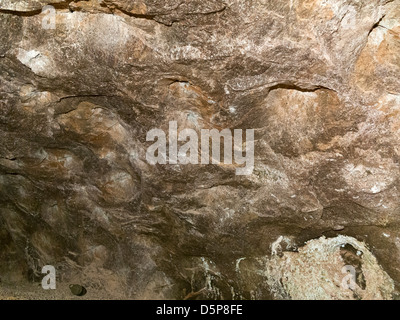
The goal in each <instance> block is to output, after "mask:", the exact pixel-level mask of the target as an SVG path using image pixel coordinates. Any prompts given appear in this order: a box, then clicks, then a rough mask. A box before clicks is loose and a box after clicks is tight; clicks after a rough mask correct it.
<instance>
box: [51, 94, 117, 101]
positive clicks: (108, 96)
mask: <svg viewBox="0 0 400 320" xmlns="http://www.w3.org/2000/svg"><path fill="white" fill-rule="evenodd" d="M98 97H103V98H116V97H117V98H120V96H118V95H107V94H77V95H71V96H65V97H61V98H59V99H58V101H57V102H61V101H62V100H65V99H73V98H98Z"/></svg>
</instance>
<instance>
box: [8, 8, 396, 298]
mask: <svg viewBox="0 0 400 320" xmlns="http://www.w3.org/2000/svg"><path fill="white" fill-rule="evenodd" d="M48 5H51V7H48ZM42 8H44V9H43V10H42ZM0 30H2V32H1V33H0V139H1V142H2V143H1V144H0V244H1V246H0V261H1V262H2V263H1V264H0V278H1V281H2V283H3V284H4V283H11V284H13V283H25V282H32V281H40V279H41V277H42V276H43V275H41V272H40V271H41V267H42V266H44V265H49V264H50V265H54V266H56V269H57V277H58V278H57V279H58V280H59V281H61V282H65V283H73V282H79V283H80V284H82V285H85V287H86V288H87V290H88V292H90V290H99V291H103V292H105V293H106V294H107V295H108V296H109V297H117V298H119V297H123V298H133V299H147V298H152V299H158V298H159V299H184V298H187V299H188V298H190V299H195V298H203V299H204V298H208V299H271V298H275V299H282V298H285V299H286V298H289V299H290V298H293V299H298V298H300V297H301V296H303V297H306V298H312V297H314V298H332V299H338V298H378V299H381V298H382V299H383V298H385V299H391V298H395V297H396V295H397V293H396V292H397V290H398V288H399V284H400V267H399V266H400V252H399V249H400V231H399V228H398V227H399V223H400V170H399V159H400V144H399V141H400V1H399V0H365V1H359V0H270V1H267V0H246V1H242V0H213V1H211V0H202V1H198V0H187V1H176V0H174V1H173V0H167V1H159V0H138V1H136V0H90V1H70V0H24V1H22V0H21V1H15V0H12V1H11V0H0ZM171 121H176V122H177V124H178V127H179V129H180V130H182V129H184V128H190V129H194V130H195V131H196V132H198V133H200V132H201V130H202V129H210V130H211V129H217V130H222V129H224V128H228V129H232V130H233V129H254V130H255V137H254V143H255V146H254V150H255V167H254V171H253V172H252V174H251V175H244V176H238V175H236V174H235V169H236V168H237V166H236V165H224V164H219V165H180V164H177V165H168V164H167V165H151V164H149V163H148V161H146V150H147V148H148V147H149V145H151V143H149V142H147V141H146V135H147V133H148V132H149V131H150V130H151V129H153V128H160V129H162V130H164V131H168V126H169V122H171ZM322 236H325V237H326V238H327V239H339V240H340V239H342V240H340V241H339V240H324V239H325V238H321V240H318V241H322V243H324V241H328V242H329V241H331V242H329V245H321V248H322V249H321V250H327V251H326V252H325V251H323V252H324V254H322V255H320V256H318V257H333V256H334V257H335V258H334V259H333V260H332V261H335V262H332V263H336V262H337V265H336V266H337V271H338V272H339V271H340V270H341V268H342V266H343V265H344V264H346V259H345V258H343V255H340V254H339V253H337V252H339V251H340V250H339V249H337V248H338V247H337V246H342V245H350V246H352V247H353V248H356V249H357V250H360V248H363V250H364V251H363V254H364V255H365V256H368V257H371V258H369V260H368V261H369V262H368V263H364V264H363V266H365V267H360V265H359V264H358V267H359V269H360V268H361V269H362V268H364V269H363V271H364V273H363V274H364V276H365V277H368V276H370V277H369V278H368V281H366V286H367V289H366V287H365V283H364V285H363V286H361V285H360V283H358V284H357V285H358V286H359V287H360V288H361V287H363V288H361V289H360V290H361V291H360V290H358V291H357V290H353V291H354V294H349V292H347V293H340V294H338V293H337V292H336V291H332V290H331V289H332V285H334V284H335V283H336V284H337V281H338V280H337V279H336V278H335V277H337V276H336V275H335V276H334V275H332V274H326V277H325V279H324V280H318V279H319V278H318V279H317V280H315V279H316V278H315V277H317V276H318V275H320V274H321V270H319V271H318V270H317V271H315V277H314V278H313V279H314V280H315V281H316V284H315V285H316V286H318V285H320V286H321V288H325V289H321V290H322V291H320V292H319V294H317V295H315V294H314V292H310V290H311V289H310V287H307V286H306V285H304V283H305V282H307V281H308V280H309V278H307V277H306V276H304V277H300V278H299V277H291V276H287V272H289V271H288V269H287V263H288V262H287V259H289V258H288V257H290V259H292V260H291V261H293V259H294V260H296V261H298V263H299V269H297V270H295V271H296V272H300V273H302V272H303V273H304V272H309V270H314V269H313V268H312V266H310V265H311V264H313V263H314V262H315V261H316V260H315V259H317V260H318V259H319V258H318V257H308V258H307V259H305V260H304V252H308V249H307V248H309V247H308V246H309V245H306V242H307V241H309V240H312V239H318V238H320V237H322ZM341 237H342V238H341ZM343 239H345V240H343ZM349 239H351V240H349ZM282 241H284V242H285V243H286V245H281V243H283V242H282ZM314 241H317V240H314ZM335 241H336V242H335ZM332 243H334V244H335V245H336V247H335V245H334V244H332ZM330 245H333V246H334V248H336V249H335V250H336V251H335V250H334V249H332V247H330ZM277 247H279V248H280V249H279V250H278V251H279V252H280V253H279V255H280V257H279V256H277ZM329 248H330V249H329ZM331 249H332V250H333V251H332V250H331ZM329 250H331V251H329ZM338 250H339V251H338ZM281 251H283V252H281ZM296 251H298V253H297V252H296ZM332 252H336V253H332ZM332 255H333V256H332ZM353 260H354V259H353ZM356 260H357V259H356ZM313 261H314V262H313ZM315 263H317V262H315ZM244 266H246V267H245V268H244ZM368 266H369V267H368ZM371 266H372V267H371ZM243 268H244V269H243ZM271 268H272V269H271ZM329 268H330V267H329ZM361 269H360V270H361ZM360 272H361V271H359V273H360ZM284 274H285V275H286V276H287V279H286V278H285V279H286V280H285V281H286V282H285V281H283V282H282V281H280V282H279V280H280V279H281V278H280V277H283V275H284ZM360 274H361V273H360ZM371 274H372V275H371ZM299 279H300V280H299ZM335 279H336V280H335ZM303 280H304V281H303ZM287 281H289V282H287ZM298 281H300V282H301V281H303V282H302V284H303V285H304V286H302V285H299V284H298ZM321 281H322V282H323V281H325V282H328V283H329V285H328V286H327V287H324V286H323V285H322V284H321V283H322V282H321ZM335 281H336V282H335ZM277 283H280V285H277ZM297 285H298V286H297ZM277 286H278V287H279V288H278V287H277ZM282 286H283V287H282ZM293 286H296V288H300V289H301V290H303V291H301V292H300V293H299V292H298V290H297V289H296V290H297V291H296V290H294V289H291V288H293ZM371 288H372V289H371ZM376 288H384V289H382V292H381V293H376V292H378V291H379V290H378V289H376ZM300 289H299V290H300ZM371 290H372V291H371ZM370 292H375V293H376V295H375V296H371V295H370V294H368V293H370Z"/></svg>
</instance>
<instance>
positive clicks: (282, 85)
mask: <svg viewBox="0 0 400 320" xmlns="http://www.w3.org/2000/svg"><path fill="white" fill-rule="evenodd" d="M277 89H286V90H296V91H300V92H316V91H318V90H329V91H334V92H336V91H335V90H334V89H332V88H328V87H324V86H321V85H315V86H313V85H311V86H310V87H309V88H307V87H300V86H298V85H295V84H290V83H279V84H276V85H274V86H272V87H270V88H269V92H271V91H273V90H277Z"/></svg>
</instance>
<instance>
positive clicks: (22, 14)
mask: <svg viewBox="0 0 400 320" xmlns="http://www.w3.org/2000/svg"><path fill="white" fill-rule="evenodd" d="M0 13H3V14H11V15H14V16H20V17H32V16H36V15H38V14H41V13H42V9H37V10H32V11H15V10H6V9H0Z"/></svg>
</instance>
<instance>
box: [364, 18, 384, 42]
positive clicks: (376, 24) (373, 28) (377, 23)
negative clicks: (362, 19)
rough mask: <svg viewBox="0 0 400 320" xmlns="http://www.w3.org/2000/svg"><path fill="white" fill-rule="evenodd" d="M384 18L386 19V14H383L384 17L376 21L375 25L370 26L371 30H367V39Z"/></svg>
mask: <svg viewBox="0 0 400 320" xmlns="http://www.w3.org/2000/svg"><path fill="white" fill-rule="evenodd" d="M385 17H386V14H384V15H383V16H382V17H381V18H380V19H379V20H378V22H376V23H375V24H374V25H373V26H372V28H371V30H369V32H368V37H369V35H370V34H371V33H372V31H374V30H375V29H376V28H378V27H379V24H380V23H381V22H382V20H383V19H384V18H385Z"/></svg>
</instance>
